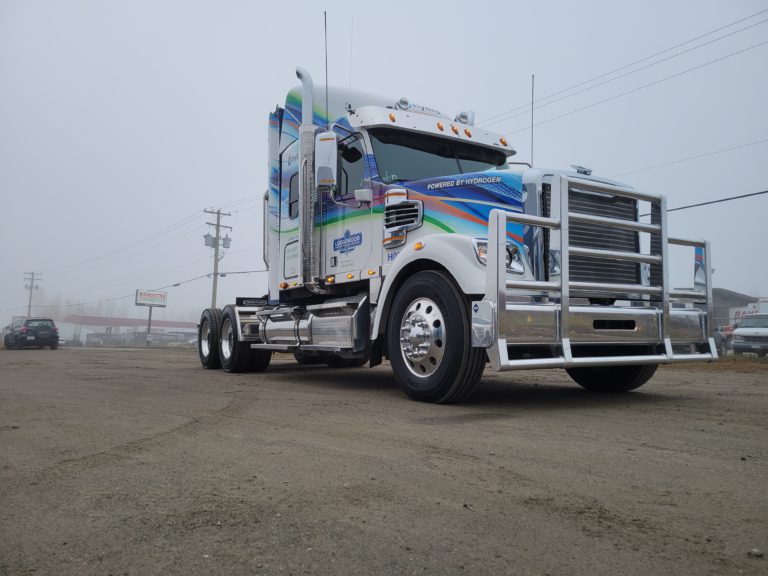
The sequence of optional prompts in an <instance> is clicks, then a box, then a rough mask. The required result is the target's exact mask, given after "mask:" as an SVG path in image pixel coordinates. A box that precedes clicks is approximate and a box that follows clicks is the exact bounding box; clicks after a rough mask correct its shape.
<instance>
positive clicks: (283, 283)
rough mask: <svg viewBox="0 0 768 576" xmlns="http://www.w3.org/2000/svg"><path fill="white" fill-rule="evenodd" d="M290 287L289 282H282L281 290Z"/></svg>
mask: <svg viewBox="0 0 768 576" xmlns="http://www.w3.org/2000/svg"><path fill="white" fill-rule="evenodd" d="M286 288H288V282H280V290H285V289H286Z"/></svg>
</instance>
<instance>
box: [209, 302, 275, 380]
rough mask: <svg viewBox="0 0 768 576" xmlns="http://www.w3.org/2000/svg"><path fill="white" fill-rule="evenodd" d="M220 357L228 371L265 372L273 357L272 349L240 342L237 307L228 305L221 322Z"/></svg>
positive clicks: (223, 366) (222, 364) (222, 314)
mask: <svg viewBox="0 0 768 576" xmlns="http://www.w3.org/2000/svg"><path fill="white" fill-rule="evenodd" d="M219 334H220V339H219V359H220V361H221V367H222V368H224V370H225V371H227V372H263V371H264V370H266V369H267V366H269V361H270V360H271V359H272V351H271V350H252V349H251V345H250V344H249V343H248V342H240V327H239V326H238V325H237V315H236V314H235V308H234V307H233V306H231V305H228V306H226V307H225V308H224V311H223V312H222V313H221V324H219Z"/></svg>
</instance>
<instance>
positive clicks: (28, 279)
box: [24, 272, 41, 318]
mask: <svg viewBox="0 0 768 576" xmlns="http://www.w3.org/2000/svg"><path fill="white" fill-rule="evenodd" d="M24 274H26V276H24V282H25V284H24V288H25V289H26V290H29V302H28V303H27V318H29V317H30V316H32V292H34V291H35V290H39V289H40V286H39V283H40V275H41V274H40V273H39V272H24ZM35 282H37V284H36V283H35Z"/></svg>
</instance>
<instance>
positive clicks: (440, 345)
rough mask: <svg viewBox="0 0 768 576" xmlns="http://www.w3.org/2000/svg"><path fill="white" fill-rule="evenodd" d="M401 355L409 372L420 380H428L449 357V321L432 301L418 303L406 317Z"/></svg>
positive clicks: (425, 300) (405, 314)
mask: <svg viewBox="0 0 768 576" xmlns="http://www.w3.org/2000/svg"><path fill="white" fill-rule="evenodd" d="M400 352H401V353H402V355H403V360H404V361H405V365H406V367H407V368H408V370H409V371H410V372H411V374H413V375H414V376H417V377H418V378H428V377H429V376H431V375H432V374H434V373H435V372H436V371H437V369H438V368H440V364H441V363H442V361H443V355H444V354H445V320H444V318H443V313H442V312H441V311H440V308H438V306H437V304H435V303H434V302H433V301H432V300H430V299H429V298H418V299H416V300H414V301H413V302H411V304H410V306H408V308H407V309H406V311H405V313H404V314H403V318H402V321H401V322H400Z"/></svg>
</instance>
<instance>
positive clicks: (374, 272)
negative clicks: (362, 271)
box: [368, 270, 376, 276]
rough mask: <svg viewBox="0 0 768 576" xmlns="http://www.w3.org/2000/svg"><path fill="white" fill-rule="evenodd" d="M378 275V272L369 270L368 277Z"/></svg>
mask: <svg viewBox="0 0 768 576" xmlns="http://www.w3.org/2000/svg"><path fill="white" fill-rule="evenodd" d="M374 274H376V270H368V276H373V275H374Z"/></svg>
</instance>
